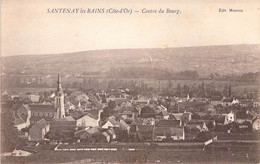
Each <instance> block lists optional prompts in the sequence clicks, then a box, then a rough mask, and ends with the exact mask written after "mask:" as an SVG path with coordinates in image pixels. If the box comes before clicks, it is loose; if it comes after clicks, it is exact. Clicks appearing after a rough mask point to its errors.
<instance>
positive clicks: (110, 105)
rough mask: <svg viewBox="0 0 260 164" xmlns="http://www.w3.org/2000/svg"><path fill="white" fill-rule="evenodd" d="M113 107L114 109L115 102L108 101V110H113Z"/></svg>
mask: <svg viewBox="0 0 260 164" xmlns="http://www.w3.org/2000/svg"><path fill="white" fill-rule="evenodd" d="M115 107H116V103H115V101H111V100H110V101H109V102H108V108H109V109H115Z"/></svg>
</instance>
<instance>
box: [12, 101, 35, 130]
mask: <svg viewBox="0 0 260 164" xmlns="http://www.w3.org/2000/svg"><path fill="white" fill-rule="evenodd" d="M12 110H13V111H14V116H15V117H14V118H15V119H14V125H15V127H16V128H17V130H18V131H20V130H22V129H23V128H26V127H28V126H29V125H30V117H31V111H30V109H29V106H28V105H24V104H22V105H14V106H13V107H12Z"/></svg>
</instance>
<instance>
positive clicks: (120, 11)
mask: <svg viewBox="0 0 260 164" xmlns="http://www.w3.org/2000/svg"><path fill="white" fill-rule="evenodd" d="M47 13H48V14H133V13H142V14H176V15H178V14H180V13H181V10H176V9H170V8H165V9H162V8H160V9H149V8H142V9H131V8H118V9H116V8H107V9H106V8H48V9H47Z"/></svg>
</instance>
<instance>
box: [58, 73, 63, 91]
mask: <svg viewBox="0 0 260 164" xmlns="http://www.w3.org/2000/svg"><path fill="white" fill-rule="evenodd" d="M59 91H62V88H61V77H60V74H58V81H57V92H59Z"/></svg>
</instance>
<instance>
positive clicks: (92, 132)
mask: <svg viewBox="0 0 260 164" xmlns="http://www.w3.org/2000/svg"><path fill="white" fill-rule="evenodd" d="M103 132H104V130H103V129H101V128H99V127H87V128H84V129H82V130H79V131H76V132H75V133H74V137H75V138H76V139H80V142H89V143H95V142H98V140H99V138H104V136H102V133H103Z"/></svg>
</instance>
